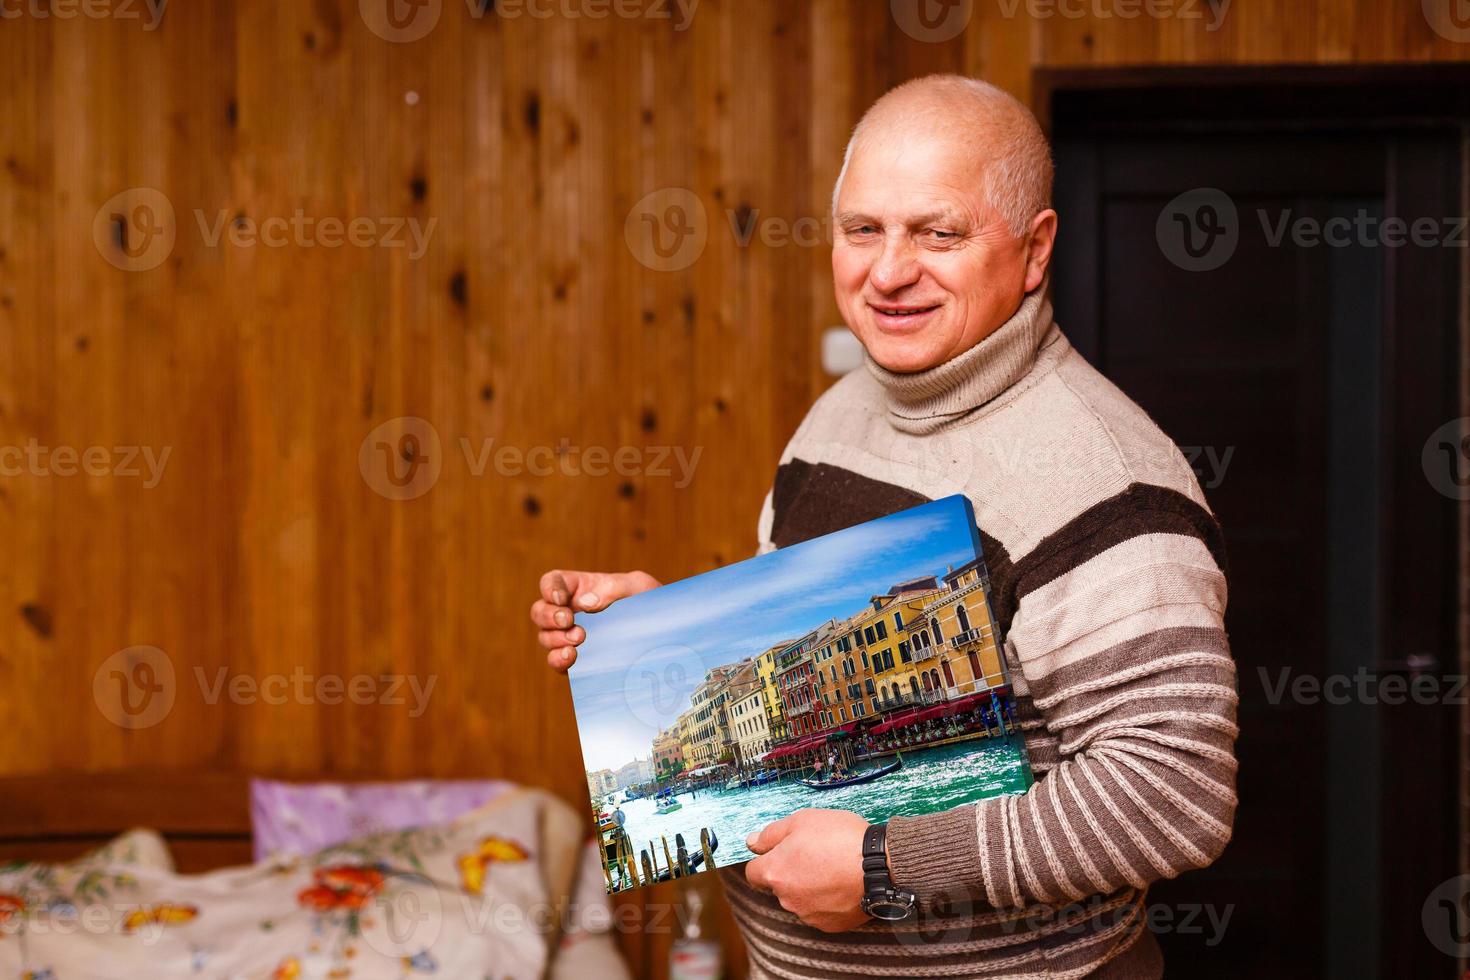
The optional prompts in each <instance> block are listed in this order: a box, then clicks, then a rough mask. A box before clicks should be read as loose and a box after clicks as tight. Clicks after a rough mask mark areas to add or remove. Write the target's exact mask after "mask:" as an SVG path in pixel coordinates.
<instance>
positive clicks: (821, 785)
mask: <svg viewBox="0 0 1470 980" xmlns="http://www.w3.org/2000/svg"><path fill="white" fill-rule="evenodd" d="M901 768H903V760H902V759H897V760H895V761H893V762H890V763H889V764H888V765H886V766H883V767H882V768H880V769H869V770H868V771H867V772H860V773H858V774H857V775H855V776H844V777H843V778H841V779H825V780H821V781H818V780H815V779H802V780H799V782H800V783H801V785H803V786H805V787H807V788H808V789H841V788H842V787H844V786H859V785H861V784H863V783H871V782H872V781H873V780H875V779H880V778H882V777H883V776H886V775H888V774H889V773H890V772H896V771H897V770H899V769H901Z"/></svg>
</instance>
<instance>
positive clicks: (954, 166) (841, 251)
mask: <svg viewBox="0 0 1470 980" xmlns="http://www.w3.org/2000/svg"><path fill="white" fill-rule="evenodd" d="M875 128H876V129H877V131H876V132H871V133H865V134H864V136H863V137H862V138H861V139H860V140H859V142H858V143H857V145H856V146H855V148H854V150H853V153H852V158H851V160H850V161H849V164H848V168H847V172H846V175H845V176H844V178H843V181H842V186H841V188H840V191H839V194H838V198H837V201H836V220H835V237H834V242H833V250H832V277H833V283H834V286H835V288H836V294H837V304H838V307H839V308H840V309H841V311H842V317H843V319H844V320H845V321H846V322H847V325H848V327H849V328H851V330H852V331H853V333H855V334H856V335H857V337H858V339H859V340H860V341H862V344H863V346H864V347H866V348H867V350H868V354H869V355H870V356H871V357H872V358H873V360H875V361H877V362H878V364H879V365H881V366H882V367H885V368H887V369H888V370H890V371H898V372H905V373H907V372H913V371H922V370H925V369H927V368H931V367H935V366H937V365H939V364H942V363H944V362H945V361H947V360H950V359H951V358H953V357H955V356H957V355H959V354H962V353H964V352H965V351H967V350H969V349H970V348H971V347H974V346H975V345H976V344H978V343H979V342H980V341H982V340H984V339H985V338H986V337H988V336H989V335H990V334H991V333H993V332H995V330H996V329H997V328H999V327H1000V326H1001V325H1002V324H1003V323H1005V322H1006V320H1008V319H1010V317H1011V315H1012V314H1014V313H1015V312H1016V309H1017V308H1018V307H1019V306H1020V305H1021V300H1022V297H1023V296H1024V295H1025V294H1026V293H1027V292H1029V291H1030V290H1032V289H1035V288H1036V287H1037V286H1038V285H1040V283H1041V280H1042V278H1043V276H1044V275H1045V272H1046V264H1047V261H1048V259H1049V258H1050V250H1051V240H1052V236H1053V235H1054V233H1055V227H1056V214H1055V212H1053V211H1050V210H1046V211H1043V212H1041V213H1040V214H1038V215H1036V217H1035V218H1033V219H1032V221H1031V224H1030V226H1029V227H1028V229H1027V233H1026V234H1024V235H1021V236H1016V235H1014V234H1012V232H1011V230H1010V228H1009V227H1008V225H1007V223H1006V221H1005V219H1004V217H1003V216H1002V215H1001V214H1000V213H999V212H998V211H997V210H996V209H995V208H994V207H993V206H992V205H991V203H990V201H989V200H988V199H987V196H986V193H985V179H984V178H985V166H986V163H987V160H988V158H989V156H990V154H988V153H987V152H986V142H985V140H984V139H983V138H981V139H977V138H976V134H975V133H974V132H972V133H970V134H969V135H968V137H967V138H961V137H957V136H954V135H936V127H933V126H929V127H920V126H916V125H911V124H904V123H903V122H898V123H890V122H885V121H881V120H880V121H879V122H878V124H877V126H876V127H875Z"/></svg>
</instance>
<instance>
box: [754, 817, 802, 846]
mask: <svg viewBox="0 0 1470 980" xmlns="http://www.w3.org/2000/svg"><path fill="white" fill-rule="evenodd" d="M789 833H791V817H789V816H788V817H782V818H781V819H780V820H777V821H776V822H775V823H769V824H766V826H765V827H764V828H762V829H761V830H758V831H756V832H755V833H753V834H751V835H750V836H749V837H747V838H746V839H745V846H746V847H748V848H750V850H751V851H752V852H753V853H755V854H764V853H766V852H767V851H769V850H770V849H771V848H773V847H775V846H776V845H777V844H779V843H781V841H783V840H785V839H786V835H787V834H789Z"/></svg>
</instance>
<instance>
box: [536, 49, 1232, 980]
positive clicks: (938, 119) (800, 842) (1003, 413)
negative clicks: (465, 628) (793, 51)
mask: <svg viewBox="0 0 1470 980" xmlns="http://www.w3.org/2000/svg"><path fill="white" fill-rule="evenodd" d="M1050 191H1051V164H1050V160H1049V154H1048V148H1047V144H1046V140H1045V138H1044V136H1043V135H1042V133H1041V130H1040V128H1039V127H1038V126H1037V124H1036V120H1035V119H1034V118H1033V117H1032V116H1031V114H1030V113H1029V112H1027V111H1026V109H1025V108H1024V107H1023V106H1022V105H1021V104H1020V103H1018V102H1017V101H1015V100H1014V99H1012V98H1011V97H1010V96H1008V95H1006V94H1005V93H1003V92H1001V91H1000V90H998V89H996V88H994V87H993V86H990V85H986V84H983V83H981V82H977V81H974V80H972V79H966V78H961V77H956V76H937V77H931V78H925V79H920V80H917V81H913V82H909V83H907V84H905V85H902V86H899V87H898V88H896V89H894V90H893V91H891V92H889V93H888V94H887V95H885V96H883V98H881V99H879V100H878V102H877V103H876V104H874V105H873V107H872V108H871V109H870V110H869V111H868V113H867V114H866V115H865V116H864V117H863V119H862V121H861V122H860V123H859V125H858V127H857V129H856V131H855V132H854V133H853V137H852V141H851V143H850V144H849V146H848V151H847V158H846V161H845V163H844V165H843V170H842V176H841V177H840V178H839V180H838V184H837V189H836V192H835V194H834V217H835V229H836V235H835V242H834V247H833V252H832V271H833V281H834V285H835V287H836V291H837V299H838V303H839V305H840V307H841V309H842V313H843V317H844V319H845V320H846V321H847V324H848V326H849V327H851V328H852V330H853V332H854V333H855V334H856V335H857V337H858V338H859V339H860V340H861V341H862V343H863V346H864V348H865V349H866V351H867V365H866V370H862V371H855V372H853V373H852V374H850V375H848V376H847V377H845V378H843V379H842V380H841V381H840V382H838V383H837V384H836V385H834V386H833V387H832V389H831V390H830V391H828V392H827V393H826V394H825V395H823V396H822V397H821V398H820V399H818V401H817V403H816V404H815V405H814V406H813V407H812V409H811V411H810V412H809V413H808V415H807V417H806V419H805V420H804V421H803V422H802V424H801V426H800V428H798V429H797V431H796V434H795V436H794V437H793V438H792V440H791V443H790V445H788V446H787V448H786V451H785V452H784V453H783V455H782V457H781V462H780V467H779V469H778V470H777V473H776V479H775V485H774V487H773V488H772V491H771V493H770V495H769V496H768V497H767V499H766V503H765V507H764V509H763V512H762V514H761V518H760V546H761V549H762V550H767V549H770V548H775V547H783V546H786V545H789V544H793V543H795V542H798V541H802V540H805V539H807V538H811V537H815V536H817V535H820V534H825V533H827V532H829V531H834V530H837V529H839V528H842V527H846V526H849V525H852V524H856V523H859V522H861V521H866V520H870V519H872V518H875V517H879V516H882V515H884V514H887V513H891V512H893V511H896V510H900V509H902V508H905V507H909V506H912V505H915V504H918V503H922V502H923V501H925V500H931V499H935V498H938V497H943V496H946V495H948V494H952V493H956V492H959V493H963V494H965V495H966V496H967V497H968V498H969V499H970V500H971V502H972V503H973V504H974V509H975V515H976V519H977V520H978V522H979V525H980V531H981V535H982V541H983V544H984V548H985V559H986V563H987V566H988V568H989V571H990V576H991V583H992V586H993V589H994V591H993V595H992V601H993V602H994V604H995V613H996V617H997V620H998V621H999V624H1000V626H1001V627H1002V628H1003V629H1004V630H1005V635H1006V640H1005V654H1006V657H1007V659H1008V661H1009V662H1010V665H1011V672H1012V675H1013V677H1014V686H1015V691H1016V695H1017V700H1018V711H1017V717H1016V722H1017V724H1018V725H1019V727H1020V728H1021V729H1022V731H1023V732H1024V733H1025V739H1026V747H1027V750H1028V753H1029V755H1030V757H1031V762H1032V766H1033V768H1034V769H1035V772H1036V776H1037V781H1036V783H1035V785H1034V786H1032V788H1031V789H1030V791H1028V792H1027V793H1026V794H1025V795H1024V796H1011V797H999V798H995V799H990V800H985V801H982V802H980V803H978V804H972V805H967V806H962V807H957V808H955V809H953V810H949V811H947V812H944V813H938V814H932V815H928V816H921V817H912V818H895V819H893V820H892V821H891V822H890V823H889V824H888V825H887V826H886V827H883V826H879V827H876V828H874V827H869V825H868V823H867V821H866V820H864V819H863V818H862V817H860V816H858V815H856V814H853V813H847V812H844V811H839V810H803V811H800V812H798V813H795V814H793V815H791V816H789V817H787V818H785V819H783V820H779V821H777V822H775V823H773V824H771V825H770V826H768V827H766V828H764V829H763V830H762V831H761V832H760V833H758V834H755V835H752V839H751V841H750V847H751V850H752V851H754V852H755V853H757V854H758V855H759V856H758V857H756V858H755V859H754V860H752V861H751V862H749V864H747V865H746V867H745V868H744V873H743V874H741V872H740V870H739V869H735V870H733V871H728V872H726V873H724V879H725V881H726V885H727V891H728V894H729V898H730V902H731V905H732V906H733V908H734V911H735V914H736V916H737V917H738V919H739V921H740V922H741V925H742V928H743V931H744V933H745V938H746V940H747V943H748V945H749V949H750V957H751V962H752V965H753V969H754V970H755V972H756V974H757V975H760V976H772V977H823V978H832V977H875V976H895V977H896V976H903V977H939V976H943V977H1023V976H1025V977H1038V976H1067V977H1084V976H1088V977H1157V976H1160V975H1161V974H1162V970H1163V965H1162V960H1161V957H1160V954H1159V949H1158V945H1157V943H1156V942H1155V940H1154V938H1153V936H1152V935H1151V934H1150V933H1149V932H1148V930H1147V927H1146V921H1145V918H1146V916H1145V893H1146V889H1147V887H1148V885H1149V883H1150V882H1152V881H1155V880H1158V879H1160V878H1166V877H1172V876H1174V875H1177V874H1179V873H1180V872H1182V871H1185V870H1188V869H1191V868H1198V867H1202V866H1204V865H1207V864H1209V863H1210V862H1211V861H1213V860H1215V858H1216V857H1218V856H1219V854H1220V852H1221V850H1222V849H1223V848H1224V847H1225V844H1226V843H1227V841H1229V839H1230V828H1231V822H1232V819H1233V817H1234V811H1235V803H1236V797H1235V758H1234V751H1233V748H1234V741H1235V736H1236V726H1235V708H1236V689H1235V670H1234V664H1233V661H1232V660H1231V657H1230V651H1229V646H1228V644H1227V641H1226V636H1225V631H1224V627H1223V618H1222V617H1223V615H1224V612H1225V598H1226V585H1225V576H1224V573H1223V571H1222V569H1223V568H1224V565H1225V559H1224V554H1223V546H1222V544H1221V537H1220V530H1219V527H1218V525H1217V524H1216V522H1215V520H1214V518H1213V516H1212V515H1211V513H1210V511H1209V510H1208V508H1207V506H1206V504H1205V500H1204V496H1203V495H1202V494H1201V492H1200V489H1199V486H1198V484H1197V483H1196V481H1195V479H1194V474H1193V473H1192V472H1191V470H1190V468H1189V466H1188V465H1187V464H1186V463H1185V460H1184V458H1183V456H1182V455H1181V454H1180V452H1179V451H1178V449H1177V448H1176V447H1175V446H1174V445H1173V443H1171V442H1170V441H1169V439H1168V437H1167V436H1165V435H1164V434H1163V433H1162V432H1161V431H1160V430H1159V429H1158V427H1157V426H1155V425H1154V424H1153V422H1152V421H1151V420H1150V419H1149V418H1148V416H1147V415H1145V414H1144V412H1143V411H1142V410H1141V409H1139V408H1138V406H1136V405H1134V404H1133V402H1131V401H1130V400H1129V399H1128V398H1127V397H1126V396H1125V395H1124V394H1123V393H1122V392H1120V391H1119V390H1118V389H1117V388H1115V387H1114V386H1113V385H1112V384H1110V383H1109V382H1108V381H1107V380H1106V379H1105V378H1103V377H1102V376H1101V375H1100V374H1098V373H1097V371H1095V370H1093V369H1092V368H1091V367H1090V366H1089V365H1088V364H1087V362H1086V361H1085V360H1084V359H1083V358H1082V357H1081V356H1080V355H1079V354H1077V352H1076V351H1075V350H1073V348H1072V347H1071V345H1070V344H1069V343H1068V342H1067V339H1066V337H1065V336H1063V334H1062V333H1061V331H1060V330H1059V329H1058V328H1057V326H1056V324H1055V323H1053V321H1052V312H1051V304H1050V302H1049V301H1048V297H1047V277H1046V272H1047V265H1048V263H1049V261H1050V259H1051V255H1052V243H1053V241H1054V239H1055V236H1056V226H1057V217H1056V213H1055V212H1054V211H1052V210H1050V208H1049V206H1048V205H1049V201H1050ZM655 585H657V583H656V582H655V581H654V580H653V579H652V578H651V577H649V576H648V575H647V574H645V573H642V572H631V573H626V574H598V573H587V572H577V571H554V572H548V573H547V574H546V575H545V576H544V577H543V578H542V580H541V596H542V597H541V599H540V600H539V601H537V602H536V603H535V605H534V606H533V607H532V618H533V620H534V621H535V622H536V623H537V624H538V625H539V626H541V627H542V632H541V643H542V645H543V646H545V647H546V648H547V650H548V651H549V652H548V660H549V662H550V663H551V665H552V666H553V667H556V668H559V669H565V668H566V667H568V666H569V665H570V664H571V663H572V662H573V661H574V660H575V658H576V652H575V648H576V646H577V645H578V644H579V643H581V642H582V641H583V640H584V639H585V632H584V631H583V629H582V627H580V626H578V625H576V624H575V622H574V619H573V616H574V611H577V610H598V609H603V608H605V607H606V606H607V604H608V603H610V602H613V601H615V600H617V599H619V598H621V597H623V596H626V595H630V594H633V593H635V592H640V591H642V590H644V589H648V588H652V587H654V586H655ZM875 847H876V852H875ZM865 853H866V854H868V855H870V857H869V858H868V859H867V860H866V861H865V859H864V855H865ZM865 867H866V871H865ZM915 899H916V901H915ZM910 906H912V910H910Z"/></svg>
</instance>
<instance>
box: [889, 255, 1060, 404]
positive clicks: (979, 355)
mask: <svg viewBox="0 0 1470 980" xmlns="http://www.w3.org/2000/svg"><path fill="white" fill-rule="evenodd" d="M1048 278H1050V277H1048ZM1049 285H1050V283H1049V282H1048V281H1047V280H1043V281H1042V283H1041V285H1040V286H1038V287H1036V289H1034V290H1032V291H1031V292H1029V293H1027V294H1026V295H1025V297H1024V298H1023V299H1022V300H1021V306H1020V308H1019V309H1017V310H1016V312H1015V313H1014V314H1013V315H1012V316H1011V318H1010V319H1009V320H1007V321H1006V322H1005V323H1003V324H1001V326H1000V327H999V328H998V329H997V330H996V331H995V332H994V333H992V334H991V335H990V336H988V337H986V338H985V339H984V340H982V341H980V343H978V344H976V345H975V346H974V347H971V348H970V349H969V350H967V351H965V352H964V353H962V354H960V355H959V356H957V357H953V358H951V359H949V360H948V361H945V362H944V363H943V364H940V365H938V366H937V367H932V368H929V369H927V370H924V371H915V372H913V373H911V374H900V373H897V372H894V371H889V370H888V369H887V368H884V367H881V366H880V365H879V364H878V363H877V362H876V361H874V360H873V359H872V358H871V357H866V358H865V360H866V362H867V367H868V372H869V373H870V374H872V376H873V377H874V378H876V379H877V381H878V383H879V384H880V385H882V386H883V392H884V396H885V400H886V401H887V405H888V420H889V421H890V422H891V423H892V424H893V427H894V428H896V429H899V430H902V431H904V432H914V433H924V432H932V431H934V430H936V429H938V428H940V427H941V426H943V425H944V424H945V423H946V422H949V421H952V420H953V419H956V418H959V417H960V416H963V415H966V414H968V413H970V412H973V411H974V410H975V409H977V408H979V407H981V406H982V405H984V404H986V403H987V402H989V401H991V400H993V399H994V398H995V397H996V396H997V395H999V394H1001V393H1002V392H1003V391H1005V390H1006V389H1007V388H1009V387H1010V386H1011V385H1013V384H1015V383H1016V382H1017V381H1019V380H1021V379H1022V378H1023V377H1025V376H1026V373H1027V372H1028V371H1029V370H1031V365H1032V364H1034V363H1035V361H1036V352H1037V349H1038V348H1040V347H1041V344H1042V342H1043V340H1045V339H1046V336H1047V333H1048V332H1049V331H1050V330H1051V329H1052V310H1051V299H1050V298H1049V297H1048V295H1047V289H1048V286H1049Z"/></svg>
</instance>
